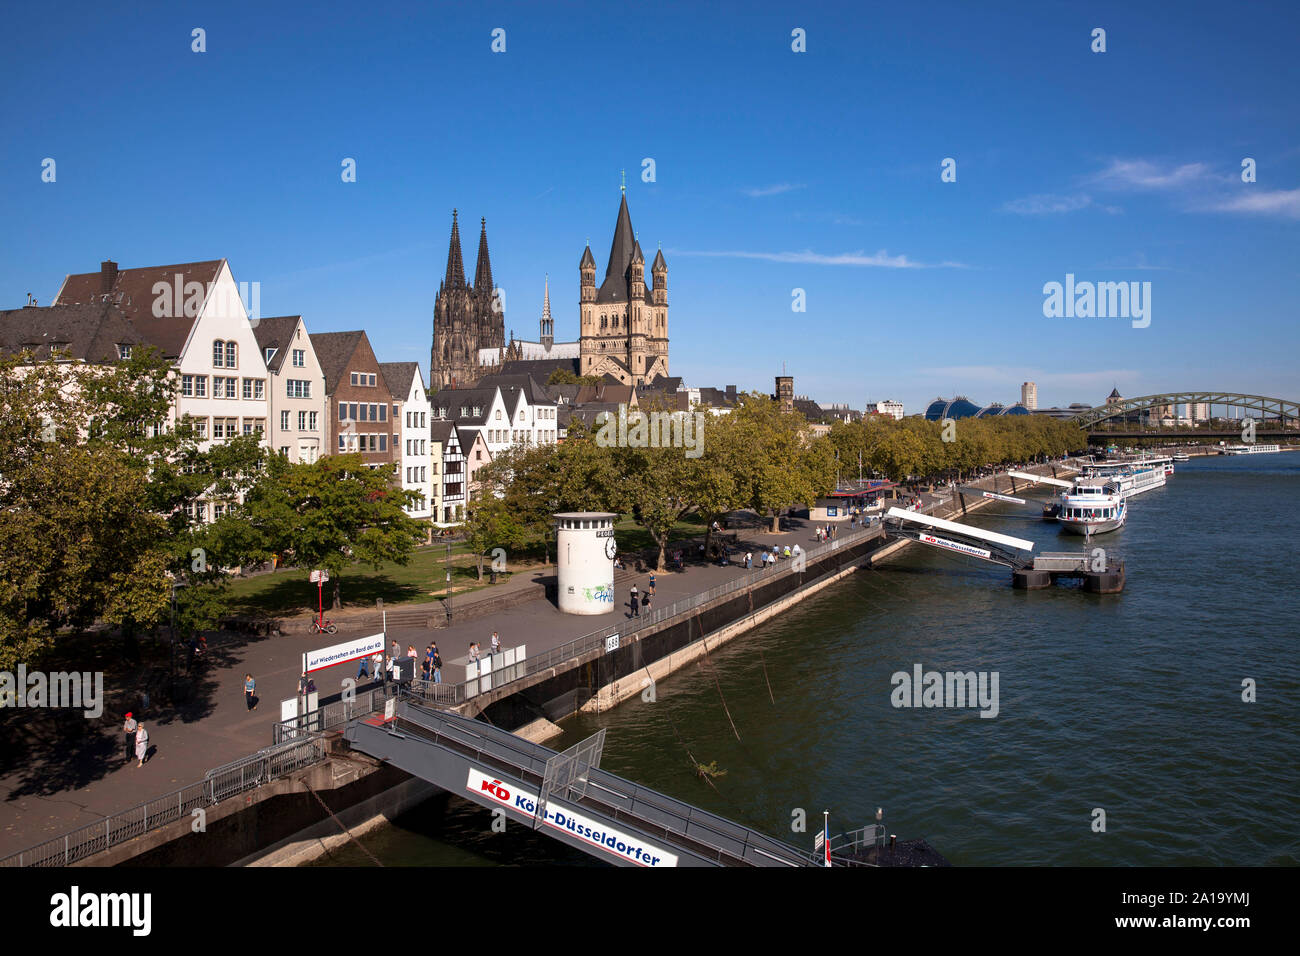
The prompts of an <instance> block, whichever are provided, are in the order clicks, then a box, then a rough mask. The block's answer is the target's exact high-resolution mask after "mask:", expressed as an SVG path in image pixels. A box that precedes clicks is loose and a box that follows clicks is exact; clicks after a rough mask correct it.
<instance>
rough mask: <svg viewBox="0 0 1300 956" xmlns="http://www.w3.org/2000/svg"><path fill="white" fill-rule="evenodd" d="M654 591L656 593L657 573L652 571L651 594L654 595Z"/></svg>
mask: <svg viewBox="0 0 1300 956" xmlns="http://www.w3.org/2000/svg"><path fill="white" fill-rule="evenodd" d="M654 593H655V573H654V572H653V571H651V572H650V596H651V597H654Z"/></svg>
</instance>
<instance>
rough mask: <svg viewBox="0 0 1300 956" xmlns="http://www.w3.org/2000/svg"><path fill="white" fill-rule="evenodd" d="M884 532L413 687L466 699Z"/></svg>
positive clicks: (842, 540)
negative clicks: (479, 669)
mask: <svg viewBox="0 0 1300 956" xmlns="http://www.w3.org/2000/svg"><path fill="white" fill-rule="evenodd" d="M880 534H881V526H880V525H879V524H873V525H872V526H871V527H869V528H863V529H861V530H858V531H853V532H850V533H848V534H846V535H844V536H843V537H836V538H834V539H833V540H831V541H827V542H825V543H824V544H820V545H816V546H814V547H811V548H807V549H805V550H803V552H802V556H803V560H802V561H796V560H794V559H786V558H782V559H781V561H780V563H779V564H778V565H777V566H776V567H774V568H772V569H769V570H766V571H764V570H757V571H744V572H742V573H741V575H740V576H739V577H737V578H734V579H733V580H731V581H728V582H727V583H726V584H720V585H718V586H717V587H713V588H710V589H708V590H707V591H701V592H699V593H697V594H692V595H688V596H687V597H684V598H681V599H680V600H677V601H674V602H673V603H672V604H669V605H666V606H665V607H659V608H652V609H651V610H649V611H643V612H642V613H641V614H640V615H639V616H635V617H631V618H628V619H626V620H623V621H619V622H618V623H616V624H611V625H608V626H607V627H603V628H601V629H599V630H596V631H591V632H589V633H587V634H584V635H582V636H581V637H578V638H574V639H573V640H572V641H568V642H566V643H564V644H561V645H559V646H558V647H553V648H551V649H550V650H546V651H542V652H541V653H540V654H538V655H536V656H535V657H529V658H527V659H525V660H524V661H521V662H520V663H518V664H514V665H511V666H508V667H505V668H503V669H501V670H499V671H497V670H494V671H493V672H492V673H490V674H485V675H483V676H480V677H472V678H470V679H469V680H464V681H460V682H458V683H449V682H442V683H437V684H435V683H433V682H432V681H425V680H414V681H412V682H411V690H412V692H413V693H414V694H415V695H416V696H417V697H421V698H422V699H423V700H425V701H426V702H429V703H436V704H441V705H444V706H455V705H457V704H463V703H465V702H466V701H467V700H470V699H471V698H473V697H476V696H478V695H479V694H480V693H482V692H483V691H485V690H488V689H490V688H492V687H500V686H501V685H503V684H506V683H509V682H510V681H513V680H519V679H520V678H523V677H528V676H530V675H532V674H536V673H539V672H540V671H544V670H548V669H550V668H552V667H557V666H559V665H561V664H565V663H568V662H569V661H571V660H574V659H575V658H578V657H581V656H583V655H584V654H589V653H591V652H592V651H595V650H597V649H599V648H603V647H607V646H608V642H609V640H610V639H611V638H615V637H617V638H618V639H619V640H620V641H621V640H622V638H623V637H624V636H625V635H627V634H633V633H636V632H637V631H640V630H642V629H644V628H647V627H654V626H655V625H657V624H662V623H664V622H666V621H670V620H674V619H676V618H679V617H681V616H683V615H687V614H690V613H692V612H693V611H695V610H696V609H697V608H699V607H702V606H704V605H706V604H709V603H711V602H713V601H716V600H717V599H718V598H721V597H726V596H727V595H730V594H735V593H737V592H740V593H744V592H747V591H749V590H751V589H753V588H755V587H757V586H758V585H760V584H762V583H764V582H766V581H772V580H775V579H777V578H782V577H787V576H789V575H791V574H798V573H801V572H802V571H803V570H805V569H806V568H807V565H808V564H809V563H815V562H817V561H820V560H822V559H823V558H825V557H827V556H828V555H830V554H833V553H834V552H836V551H838V550H840V549H842V548H850V547H853V546H855V545H857V544H860V543H862V542H863V541H867V540H869V539H871V538H874V537H878V536H879V535H880Z"/></svg>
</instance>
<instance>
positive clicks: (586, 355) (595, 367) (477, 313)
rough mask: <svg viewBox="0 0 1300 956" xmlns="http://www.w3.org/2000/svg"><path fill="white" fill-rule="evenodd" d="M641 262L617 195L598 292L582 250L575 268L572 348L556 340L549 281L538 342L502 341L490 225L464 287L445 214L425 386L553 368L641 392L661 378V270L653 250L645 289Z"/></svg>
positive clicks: (664, 360) (456, 239) (664, 329)
mask: <svg viewBox="0 0 1300 956" xmlns="http://www.w3.org/2000/svg"><path fill="white" fill-rule="evenodd" d="M645 269H646V266H645V255H644V253H642V251H641V243H640V242H638V241H637V237H636V233H634V232H633V231H632V218H631V215H630V214H629V213H628V209H627V195H626V193H624V194H623V196H622V198H621V200H620V202H619V207H618V219H617V221H616V222H615V224H614V240H613V242H612V243H611V245H610V250H609V263H608V264H607V265H606V267H605V278H604V280H603V281H602V282H601V284H600V285H599V286H597V285H596V260H595V258H594V257H593V256H592V254H591V246H590V245H588V246H587V247H586V248H585V249H584V250H583V252H582V259H581V261H580V262H579V263H578V274H579V279H580V286H579V289H580V292H579V299H578V313H579V331H578V340H577V341H576V342H557V341H555V324H554V320H553V319H552V318H551V290H550V281H549V278H548V279H547V281H546V285H545V289H544V292H543V305H542V316H541V319H540V320H539V322H538V338H537V341H535V342H534V341H528V340H524V339H516V338H515V337H514V334H513V333H511V336H510V341H509V343H507V342H506V341H505V315H504V314H503V313H502V311H501V310H500V309H499V308H498V307H497V306H496V297H495V294H494V292H493V286H492V266H491V263H490V262H489V260H488V248H487V223H486V222H484V224H483V232H482V234H481V235H480V237H479V250H478V267H477V269H476V270H475V274H474V285H473V287H470V286H467V285H466V284H465V275H464V269H463V267H462V266H461V255H460V232H459V230H458V227H457V224H456V213H455V211H454V210H453V212H452V222H451V248H450V250H449V251H448V253H447V275H446V278H445V279H444V280H443V284H442V286H441V287H440V288H439V290H438V300H437V303H436V305H435V306H434V313H433V350H432V354H431V358H430V363H429V367H430V382H431V387H432V388H467V387H472V386H473V385H474V384H476V383H477V382H478V380H479V379H480V378H481V377H482V376H484V375H487V374H491V373H496V372H504V373H514V372H526V373H529V374H533V375H534V376H536V377H538V378H540V379H541V380H542V381H545V380H546V379H547V378H548V377H549V376H550V374H551V372H553V371H554V370H556V369H565V370H567V371H571V372H573V373H574V374H576V375H595V376H597V377H600V378H603V379H605V380H606V381H611V382H617V383H619V384H622V385H646V384H650V383H652V382H653V381H654V380H655V379H657V378H660V377H665V378H666V377H667V376H668V265H667V263H666V262H665V261H664V254H663V251H662V250H659V251H658V252H657V253H656V254H655V258H654V261H653V262H652V263H651V265H650V279H651V283H650V285H649V286H647V285H646V281H645V279H646V275H645Z"/></svg>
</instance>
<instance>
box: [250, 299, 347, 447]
mask: <svg viewBox="0 0 1300 956" xmlns="http://www.w3.org/2000/svg"><path fill="white" fill-rule="evenodd" d="M253 332H254V334H255V335H256V336H257V344H258V345H259V346H260V347H261V349H262V359H263V361H265V362H266V367H267V374H268V375H269V377H270V384H269V385H268V388H267V394H268V395H269V396H270V407H269V409H268V419H269V429H268V430H269V432H270V436H269V439H268V440H269V442H270V445H271V448H273V449H274V450H275V451H278V452H279V453H280V454H281V455H284V456H285V457H286V458H288V459H289V460H290V461H292V462H301V463H303V464H311V463H312V462H314V461H315V460H316V459H317V458H319V457H320V456H321V455H326V454H329V449H328V448H326V447H325V440H326V430H327V427H328V424H329V423H328V421H327V420H326V418H325V415H326V405H325V373H324V372H323V371H322V370H321V367H320V362H319V361H318V360H317V358H316V350H315V349H314V348H312V344H311V336H310V335H308V333H307V326H306V325H305V324H304V322H303V321H302V316H300V315H284V316H276V317H274V318H266V319H261V320H260V321H259V322H258V323H257V324H256V325H255V326H254V327H253Z"/></svg>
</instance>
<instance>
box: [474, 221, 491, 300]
mask: <svg viewBox="0 0 1300 956" xmlns="http://www.w3.org/2000/svg"><path fill="white" fill-rule="evenodd" d="M480 222H482V224H483V229H482V232H480V233H479V235H478V265H477V267H476V268H475V269H474V291H475V292H477V293H479V294H480V295H486V296H488V297H491V296H492V295H493V293H494V290H495V289H496V286H494V285H493V284H492V260H491V259H489V258H488V244H487V219H482V220H480Z"/></svg>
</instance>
